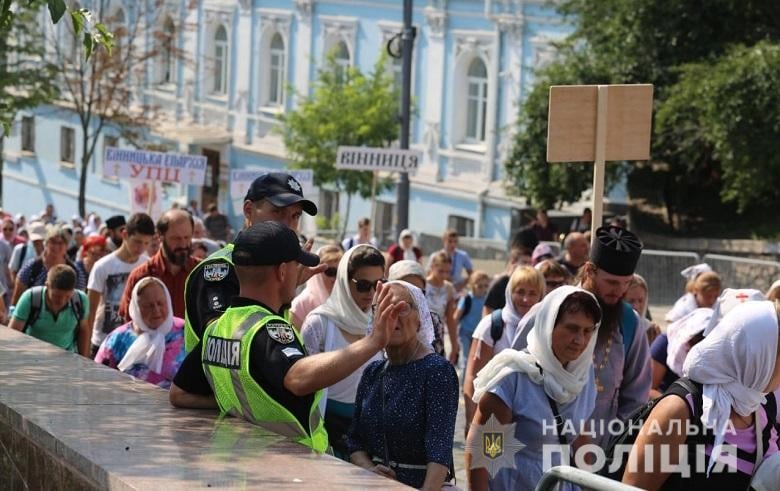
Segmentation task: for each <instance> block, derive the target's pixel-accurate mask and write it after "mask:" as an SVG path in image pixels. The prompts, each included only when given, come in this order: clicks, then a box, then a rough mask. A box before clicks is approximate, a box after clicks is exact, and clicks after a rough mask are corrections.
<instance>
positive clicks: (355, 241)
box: [341, 218, 377, 251]
mask: <svg viewBox="0 0 780 491" xmlns="http://www.w3.org/2000/svg"><path fill="white" fill-rule="evenodd" d="M360 244H371V245H372V246H374V247H377V241H376V237H371V220H369V219H368V218H361V219H360V220H358V233H357V235H355V236H353V237H347V238H346V239H344V240H343V241H342V242H341V248H342V249H344V250H345V251H348V250H350V249H352V248H353V247H355V246H356V245H360Z"/></svg>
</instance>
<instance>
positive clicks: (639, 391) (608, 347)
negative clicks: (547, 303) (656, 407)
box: [512, 226, 652, 447]
mask: <svg viewBox="0 0 780 491" xmlns="http://www.w3.org/2000/svg"><path fill="white" fill-rule="evenodd" d="M641 254H642V242H641V241H640V240H639V237H637V236H636V235H635V234H634V233H632V232H629V231H628V230H626V229H623V228H620V227H615V226H608V227H600V228H599V229H598V230H596V240H594V241H593V244H592V246H591V253H590V259H589V260H588V261H587V262H586V263H585V264H584V265H583V266H582V268H581V269H580V273H579V276H578V279H579V283H580V286H582V288H584V289H585V290H588V291H589V292H591V293H593V294H594V295H595V296H596V299H597V300H598V301H599V305H600V306H601V310H602V321H601V327H600V328H599V330H598V339H597V341H596V349H595V351H594V352H593V369H594V372H595V373H594V381H595V384H596V390H597V395H596V407H595V409H594V410H593V415H592V416H591V421H590V422H589V423H588V424H587V426H585V427H584V428H583V429H582V430H581V431H580V432H581V433H586V432H588V431H591V429H592V434H593V435H595V441H594V443H596V444H597V445H600V446H602V447H603V446H605V445H606V444H607V442H609V440H610V437H611V434H610V430H609V428H610V422H612V421H613V420H615V419H619V420H622V421H625V420H626V419H627V418H628V417H629V416H630V415H631V413H632V412H634V411H635V410H636V409H638V408H639V407H640V406H641V405H643V404H644V403H646V402H647V400H648V397H649V394H650V386H651V384H652V372H651V366H650V347H649V345H648V342H647V333H646V332H645V328H644V327H643V326H642V323H641V322H639V315H638V314H637V313H636V312H635V311H634V310H633V309H632V308H631V306H630V305H629V304H628V303H626V302H624V301H623V296H624V295H625V294H626V291H627V290H628V287H629V284H630V283H631V278H632V276H633V274H634V270H635V269H636V265H637V262H638V261H639V256H640V255H641ZM538 305H539V304H537V305H536V306H534V307H533V308H531V310H530V311H529V312H528V314H526V316H525V317H524V318H523V320H521V321H520V324H519V325H518V326H517V331H516V333H517V334H516V335H515V340H514V342H513V344H512V348H514V349H516V350H522V349H524V348H525V347H526V345H527V339H528V332H529V331H530V330H531V329H532V328H533V324H534V318H535V315H536V314H535V312H536V310H537V309H538ZM621 426H622V425H618V424H614V423H613V431H614V432H615V433H619V432H620V430H621ZM578 430H580V429H579V428H578Z"/></svg>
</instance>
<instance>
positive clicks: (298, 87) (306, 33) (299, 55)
mask: <svg viewBox="0 0 780 491" xmlns="http://www.w3.org/2000/svg"><path fill="white" fill-rule="evenodd" d="M313 3H314V2H313V1H312V0H296V2H295V6H296V8H297V13H296V14H297V15H296V16H295V19H296V31H295V32H296V34H295V73H293V77H294V79H295V84H294V87H295V92H296V93H297V94H300V95H302V96H304V97H306V96H307V95H309V70H310V64H311V63H313V62H314V57H313V56H312V52H311V31H312V27H311V24H312V13H313V9H314V5H313ZM289 52H290V54H291V55H292V53H293V51H292V50H289ZM292 103H293V106H297V105H298V101H297V97H294V98H293V101H292Z"/></svg>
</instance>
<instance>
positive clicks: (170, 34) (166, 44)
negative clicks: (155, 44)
mask: <svg viewBox="0 0 780 491" xmlns="http://www.w3.org/2000/svg"><path fill="white" fill-rule="evenodd" d="M159 35H160V54H159V56H160V59H159V64H160V66H159V70H160V71H159V76H158V81H159V83H161V84H172V83H174V82H175V81H176V71H175V70H176V57H175V56H174V52H173V50H174V47H175V46H176V26H174V24H173V20H172V19H171V18H170V17H168V18H167V19H165V23H164V24H163V30H162V32H161V33H160V34H159Z"/></svg>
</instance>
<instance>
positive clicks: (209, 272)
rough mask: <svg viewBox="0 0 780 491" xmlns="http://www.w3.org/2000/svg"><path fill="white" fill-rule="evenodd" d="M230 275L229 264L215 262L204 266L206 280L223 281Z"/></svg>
mask: <svg viewBox="0 0 780 491" xmlns="http://www.w3.org/2000/svg"><path fill="white" fill-rule="evenodd" d="M227 275H228V265H227V264H225V263H214V264H207V265H205V266H203V279H205V280H206V281H222V280H224V279H225V277H226V276H227Z"/></svg>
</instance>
